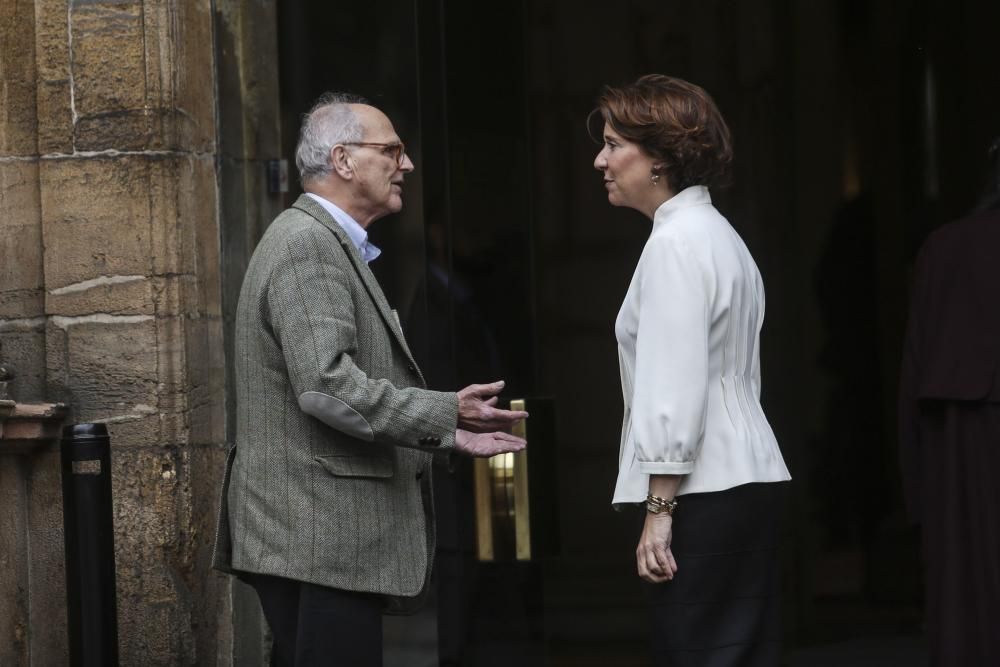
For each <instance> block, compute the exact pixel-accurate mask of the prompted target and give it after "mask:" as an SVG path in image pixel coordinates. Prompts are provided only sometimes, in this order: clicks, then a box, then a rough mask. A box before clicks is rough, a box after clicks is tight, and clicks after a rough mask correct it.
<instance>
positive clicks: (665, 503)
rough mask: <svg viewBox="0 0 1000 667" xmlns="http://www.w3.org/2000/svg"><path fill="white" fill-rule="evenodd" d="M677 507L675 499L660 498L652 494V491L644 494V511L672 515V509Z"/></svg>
mask: <svg viewBox="0 0 1000 667" xmlns="http://www.w3.org/2000/svg"><path fill="white" fill-rule="evenodd" d="M676 509H677V500H676V499H673V500H667V499H666V498H661V497H659V496H654V495H653V494H652V493H650V494H648V495H647V496H646V511H647V512H649V513H650V514H664V513H666V514H669V515H670V516H673V515H674V511H675V510H676Z"/></svg>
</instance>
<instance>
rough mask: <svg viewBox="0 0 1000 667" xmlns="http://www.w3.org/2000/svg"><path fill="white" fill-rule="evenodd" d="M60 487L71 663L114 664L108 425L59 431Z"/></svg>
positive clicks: (96, 666) (85, 666)
mask: <svg viewBox="0 0 1000 667" xmlns="http://www.w3.org/2000/svg"><path fill="white" fill-rule="evenodd" d="M62 486H63V527H64V529H65V539H66V599H67V603H68V604H67V607H68V609H67V612H68V617H69V658H70V665H72V666H73V667H106V666H107V665H117V664H118V613H117V605H116V601H115V595H116V588H115V536H114V520H113V517H112V513H111V440H110V438H109V437H108V428H107V426H105V425H104V424H73V425H70V426H66V427H64V428H63V434H62Z"/></svg>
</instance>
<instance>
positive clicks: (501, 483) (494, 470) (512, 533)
mask: <svg viewBox="0 0 1000 667" xmlns="http://www.w3.org/2000/svg"><path fill="white" fill-rule="evenodd" d="M510 409H511V410H524V409H526V401H525V400H524V399H517V400H512V401H511V402H510ZM512 433H513V434H514V435H516V436H519V437H521V438H525V439H527V425H526V424H525V422H524V421H523V420H522V421H520V422H518V423H517V424H515V425H514V427H513V429H512ZM474 466H475V467H474V471H475V472H474V483H475V498H476V555H477V557H478V558H479V560H482V561H493V560H497V559H501V558H504V557H509V555H510V554H511V552H513V556H514V558H516V559H517V560H521V561H524V560H531V506H530V500H529V486H528V455H527V452H526V451H521V452H517V453H516V454H513V453H512V454H498V455H497V456H493V457H491V458H489V459H476V461H475V464H474Z"/></svg>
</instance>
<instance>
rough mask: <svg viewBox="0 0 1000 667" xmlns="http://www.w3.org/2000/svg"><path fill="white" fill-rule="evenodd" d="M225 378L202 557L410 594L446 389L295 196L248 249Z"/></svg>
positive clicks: (415, 587) (424, 536) (315, 206)
mask: <svg viewBox="0 0 1000 667" xmlns="http://www.w3.org/2000/svg"><path fill="white" fill-rule="evenodd" d="M235 379H236V410H237V417H236V440H235V446H234V447H233V449H232V450H231V451H230V453H229V457H228V460H227V462H226V472H225V478H224V481H223V490H222V500H221V507H220V513H219V524H218V532H217V535H216V544H215V553H214V556H213V564H214V566H215V567H216V568H218V569H221V570H223V571H228V572H233V571H237V572H239V571H242V572H252V573H260V574H269V575H276V576H280V577H286V578H289V579H294V580H298V581H305V582H310V583H315V584H320V585H323V586H330V587H333V588H339V589H343V590H352V591H363V592H371V593H378V594H383V595H386V596H388V599H387V602H388V609H389V611H407V610H408V608H409V607H413V606H415V604H416V603H417V602H418V596H419V595H420V593H421V592H422V591H423V590H424V588H425V585H426V582H427V578H428V574H429V572H430V568H431V561H432V556H433V553H434V522H433V507H432V502H433V501H432V498H431V494H430V481H431V480H430V475H431V460H432V458H433V454H432V453H434V452H441V453H445V452H448V451H451V450H452V449H453V448H454V438H455V429H456V423H457V418H458V399H457V396H456V395H455V394H450V393H442V392H435V391H429V390H427V389H425V388H424V380H423V376H422V375H421V373H420V370H419V369H418V368H417V365H416V363H415V362H414V360H413V356H412V355H411V354H410V351H409V348H408V347H407V344H406V340H405V339H404V337H403V332H402V330H401V329H400V326H399V321H398V318H396V317H395V313H394V312H393V311H392V310H391V309H390V308H389V305H388V303H387V302H386V299H385V296H384V295H383V293H382V290H381V288H380V287H379V285H378V282H377V281H376V279H375V277H374V275H372V273H371V271H370V270H369V268H368V265H367V264H366V263H365V262H364V260H363V259H362V258H361V255H360V254H359V252H358V250H357V248H356V247H355V246H354V245H353V243H352V242H351V241H350V239H349V237H348V236H347V234H346V233H345V232H344V231H343V229H342V228H341V227H340V226H339V225H338V224H337V223H336V221H334V220H333V218H332V217H330V215H329V214H328V213H327V212H326V211H325V210H324V209H323V208H322V206H321V205H320V204H319V203H317V202H316V201H314V200H313V199H311V198H310V197H307V196H305V195H303V196H301V197H299V199H298V200H297V201H296V202H295V204H294V205H293V206H292V207H291V208H290V209H288V210H286V211H284V212H283V213H282V214H281V215H280V216H278V218H277V219H275V221H274V222H273V223H272V224H271V226H270V227H269V228H268V230H267V232H266V233H265V234H264V236H263V238H262V239H261V241H260V244H259V245H258V246H257V249H256V250H255V251H254V254H253V257H252V258H251V260H250V264H249V267H248V269H247V273H246V276H245V278H244V281H243V287H242V290H241V292H240V299H239V305H238V307H237V313H236V342H235Z"/></svg>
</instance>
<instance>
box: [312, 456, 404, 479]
mask: <svg viewBox="0 0 1000 667" xmlns="http://www.w3.org/2000/svg"><path fill="white" fill-rule="evenodd" d="M316 461H318V462H319V464H320V465H322V466H323V467H324V468H326V471H327V472H328V473H330V474H331V475H333V476H334V477H374V478H382V479H384V478H388V477H392V472H393V465H392V459H388V458H382V457H379V456H317V457H316Z"/></svg>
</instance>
